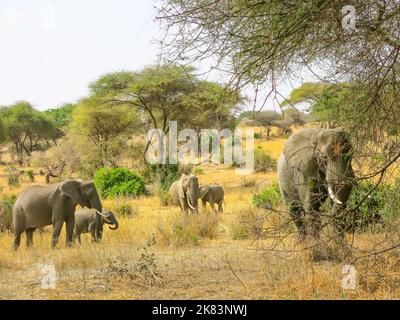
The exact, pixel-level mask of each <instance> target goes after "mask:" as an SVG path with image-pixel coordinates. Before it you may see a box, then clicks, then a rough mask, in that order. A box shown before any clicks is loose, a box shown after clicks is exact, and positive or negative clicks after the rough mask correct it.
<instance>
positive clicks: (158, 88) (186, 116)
mask: <svg viewBox="0 0 400 320" xmlns="http://www.w3.org/2000/svg"><path fill="white" fill-rule="evenodd" d="M90 89H91V93H92V95H93V96H94V97H97V98H99V99H101V100H103V101H113V103H114V104H116V103H121V104H127V105H129V106H130V107H131V108H132V109H134V110H136V111H137V112H138V113H141V115H142V118H143V120H144V122H147V123H149V124H151V126H152V127H153V128H159V129H163V130H167V129H168V126H169V121H177V122H178V124H179V126H181V127H191V128H209V127H215V126H216V125H217V124H218V125H223V126H224V127H230V126H231V125H232V124H233V123H234V119H233V116H231V111H232V109H233V108H235V107H236V105H237V104H238V102H239V101H240V100H241V98H240V96H239V94H238V92H237V91H236V90H231V89H227V88H225V87H224V86H221V85H219V84H217V83H213V82H208V81H202V80H200V79H198V78H197V77H196V76H195V75H194V69H193V68H192V67H178V66H171V65H156V66H151V67H147V68H145V69H143V70H142V71H140V72H136V73H135V72H126V71H124V72H116V73H110V74H106V75H104V76H102V77H101V78H100V79H98V80H97V81H95V82H93V83H92V84H91V85H90ZM144 127H145V126H144Z"/></svg>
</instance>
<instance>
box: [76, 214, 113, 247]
mask: <svg viewBox="0 0 400 320" xmlns="http://www.w3.org/2000/svg"><path fill="white" fill-rule="evenodd" d="M99 217H100V219H99ZM104 224H108V225H110V226H109V228H110V229H111V230H117V229H118V227H119V223H118V220H117V218H115V216H114V214H113V213H112V212H111V211H110V210H107V209H103V211H102V212H99V211H97V210H96V209H82V210H77V211H76V212H75V228H74V236H73V238H74V240H75V239H78V242H79V243H81V234H82V233H88V232H90V234H91V236H92V241H93V242H99V241H100V240H101V238H102V235H103V226H104Z"/></svg>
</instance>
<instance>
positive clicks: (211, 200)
mask: <svg viewBox="0 0 400 320" xmlns="http://www.w3.org/2000/svg"><path fill="white" fill-rule="evenodd" d="M210 206H211V209H212V211H213V212H214V213H215V212H217V210H216V209H215V204H214V199H213V198H211V199H210Z"/></svg>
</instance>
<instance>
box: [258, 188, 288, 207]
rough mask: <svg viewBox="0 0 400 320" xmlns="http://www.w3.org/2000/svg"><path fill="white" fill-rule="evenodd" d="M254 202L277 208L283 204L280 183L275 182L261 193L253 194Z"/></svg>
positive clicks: (260, 205)
mask: <svg viewBox="0 0 400 320" xmlns="http://www.w3.org/2000/svg"><path fill="white" fill-rule="evenodd" d="M253 204H254V205H256V206H257V207H262V208H267V207H268V208H276V207H278V206H279V205H280V204H282V198H281V192H280V190H279V185H278V183H277V182H274V183H273V184H272V185H270V186H269V187H267V188H266V189H264V190H263V191H262V192H261V193H258V194H255V195H253Z"/></svg>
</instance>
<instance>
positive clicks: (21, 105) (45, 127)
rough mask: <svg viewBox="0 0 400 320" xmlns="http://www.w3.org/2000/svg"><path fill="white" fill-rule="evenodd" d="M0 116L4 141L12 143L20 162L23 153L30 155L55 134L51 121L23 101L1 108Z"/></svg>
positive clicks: (55, 129) (54, 127)
mask: <svg viewBox="0 0 400 320" xmlns="http://www.w3.org/2000/svg"><path fill="white" fill-rule="evenodd" d="M0 118H1V119H2V124H3V129H2V131H3V134H4V135H5V137H6V141H7V142H12V143H13V144H14V147H15V149H16V151H17V154H18V157H19V162H20V164H22V163H23V154H24V153H25V154H27V155H28V156H30V155H31V153H32V152H33V151H34V150H40V149H41V147H43V143H44V142H47V141H48V140H52V139H54V138H55V137H56V136H57V128H56V126H55V124H54V123H53V121H52V120H51V119H50V118H49V117H48V116H47V115H46V114H44V113H43V112H40V111H37V110H35V109H34V108H33V107H32V105H31V104H29V103H28V102H25V101H21V102H17V103H15V104H13V105H11V106H8V107H3V108H1V109H0Z"/></svg>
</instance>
